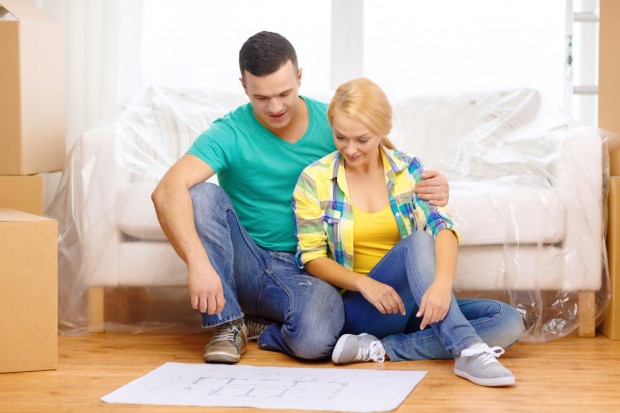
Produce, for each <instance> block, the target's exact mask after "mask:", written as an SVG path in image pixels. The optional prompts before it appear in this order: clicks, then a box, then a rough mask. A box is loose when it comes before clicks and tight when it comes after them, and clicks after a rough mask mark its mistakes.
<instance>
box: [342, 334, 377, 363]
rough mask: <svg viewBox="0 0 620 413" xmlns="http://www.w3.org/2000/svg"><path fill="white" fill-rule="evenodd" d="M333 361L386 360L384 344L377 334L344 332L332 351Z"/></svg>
mask: <svg viewBox="0 0 620 413" xmlns="http://www.w3.org/2000/svg"><path fill="white" fill-rule="evenodd" d="M332 361H333V362H334V363H336V364H346V363H354V362H356V361H374V362H377V363H383V362H384V361H385V350H384V349H383V344H381V341H379V339H378V338H377V337H375V336H371V335H370V334H366V333H362V334H360V335H359V336H356V335H353V334H344V335H342V336H341V337H340V338H339V339H338V342H337V343H336V347H334V352H333V353H332Z"/></svg>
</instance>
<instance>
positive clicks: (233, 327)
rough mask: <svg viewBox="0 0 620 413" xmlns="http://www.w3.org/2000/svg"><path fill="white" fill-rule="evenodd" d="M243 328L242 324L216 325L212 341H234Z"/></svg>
mask: <svg viewBox="0 0 620 413" xmlns="http://www.w3.org/2000/svg"><path fill="white" fill-rule="evenodd" d="M240 330H241V324H233V323H228V324H221V325H219V326H217V327H215V334H214V335H213V338H212V339H211V343H218V342H220V341H232V342H234V341H235V340H236V339H237V335H239V331H240Z"/></svg>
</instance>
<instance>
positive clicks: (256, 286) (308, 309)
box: [190, 183, 344, 360]
mask: <svg viewBox="0 0 620 413" xmlns="http://www.w3.org/2000/svg"><path fill="white" fill-rule="evenodd" d="M190 195H191V198H192V202H193V206H194V221H195V225H196V230H197V231H198V235H199V236H200V239H201V241H202V244H203V245H204V247H205V250H206V251H207V254H208V256H209V260H210V261H211V263H212V264H213V267H214V268H215V270H216V271H217V273H218V274H219V275H220V278H221V280H222V287H223V289H224V298H225V299H226V305H225V307H224V310H223V311H222V312H221V313H220V314H215V315H208V314H206V313H203V314H202V324H203V327H212V326H216V325H219V324H223V323H225V322H229V321H232V320H236V319H238V318H241V317H243V316H244V314H248V315H260V316H264V317H267V318H269V319H271V320H273V321H275V322H276V324H272V325H271V326H270V327H269V328H268V329H267V330H266V331H265V332H264V333H263V334H261V336H260V338H259V340H258V345H259V347H260V348H262V349H266V350H275V351H280V352H283V353H286V354H289V355H292V356H295V357H299V358H303V359H309V360H313V359H320V358H324V357H327V356H329V355H330V354H331V352H332V350H333V348H334V346H335V344H336V340H337V339H338V336H339V334H340V331H341V329H342V326H343V324H344V310H343V305H342V297H341V296H340V294H339V292H338V291H337V289H336V288H334V287H333V286H332V285H330V284H328V283H326V282H324V281H322V280H319V279H318V278H315V277H313V276H311V275H309V274H308V273H306V272H304V271H303V270H300V269H299V268H298V267H297V265H296V264H295V259H294V258H295V254H294V253H289V252H277V251H268V250H265V249H263V248H260V247H258V246H257V245H256V244H255V243H254V241H253V240H252V238H251V237H250V236H249V235H248V233H247V232H246V231H245V230H244V229H243V228H242V226H241V224H240V223H239V219H238V218H237V214H236V212H235V210H234V208H233V206H232V204H231V202H230V199H229V197H228V195H227V194H226V193H225V192H224V190H223V189H221V188H220V187H219V186H217V185H214V184H211V183H202V184H198V185H196V186H194V187H192V188H191V189H190Z"/></svg>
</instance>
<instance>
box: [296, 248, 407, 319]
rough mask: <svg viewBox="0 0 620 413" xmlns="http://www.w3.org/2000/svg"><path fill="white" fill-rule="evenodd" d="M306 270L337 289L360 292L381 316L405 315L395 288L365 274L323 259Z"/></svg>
mask: <svg viewBox="0 0 620 413" xmlns="http://www.w3.org/2000/svg"><path fill="white" fill-rule="evenodd" d="M305 269H306V271H307V272H308V273H309V274H312V275H314V276H315V277H317V278H320V279H322V280H323V281H327V282H328V283H330V284H332V285H335V286H336V287H340V288H344V289H345V290H349V291H358V292H360V293H361V294H362V295H363V296H364V298H365V299H366V300H367V301H368V302H369V303H371V304H372V305H374V306H375V307H376V308H377V310H379V311H380V312H381V314H396V313H399V312H400V313H401V314H402V315H405V305H404V304H403V300H402V299H401V298H400V296H399V295H398V293H397V292H396V290H394V288H392V287H391V286H389V285H387V284H383V283H381V282H379V281H376V280H373V279H372V278H370V277H368V276H366V275H364V274H360V273H356V272H353V271H350V270H347V269H346V268H344V267H343V266H342V265H340V264H338V263H337V262H336V261H334V260H332V259H331V258H326V257H323V258H316V259H314V260H312V261H308V262H307V263H306V265H305Z"/></svg>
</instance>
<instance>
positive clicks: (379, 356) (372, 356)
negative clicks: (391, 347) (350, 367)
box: [355, 341, 385, 363]
mask: <svg viewBox="0 0 620 413" xmlns="http://www.w3.org/2000/svg"><path fill="white" fill-rule="evenodd" d="M355 359H356V360H360V361H368V360H372V361H374V362H376V363H383V362H384V361H385V350H384V349H383V346H382V345H381V343H380V342H379V341H371V342H370V345H369V346H368V348H366V347H360V349H359V350H358V351H357V356H356V357H355Z"/></svg>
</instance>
